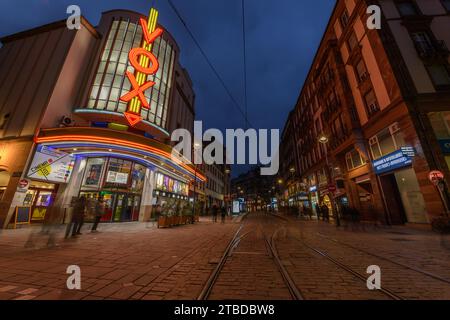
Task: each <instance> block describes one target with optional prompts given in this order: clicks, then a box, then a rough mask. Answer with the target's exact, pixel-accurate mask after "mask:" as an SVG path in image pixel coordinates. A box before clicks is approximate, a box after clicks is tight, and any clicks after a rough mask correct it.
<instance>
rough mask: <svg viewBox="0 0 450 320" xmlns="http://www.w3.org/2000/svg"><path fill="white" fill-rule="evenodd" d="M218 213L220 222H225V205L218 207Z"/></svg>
mask: <svg viewBox="0 0 450 320" xmlns="http://www.w3.org/2000/svg"><path fill="white" fill-rule="evenodd" d="M220 214H221V218H222V223H225V218H226V216H227V209H225V206H222V208H221V209H220Z"/></svg>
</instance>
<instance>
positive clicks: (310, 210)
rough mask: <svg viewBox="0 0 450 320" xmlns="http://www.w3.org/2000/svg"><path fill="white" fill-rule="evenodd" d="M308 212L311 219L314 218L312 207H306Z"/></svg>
mask: <svg viewBox="0 0 450 320" xmlns="http://www.w3.org/2000/svg"><path fill="white" fill-rule="evenodd" d="M306 214H307V215H308V217H309V220H312V219H313V218H312V216H313V211H312V209H311V208H306Z"/></svg>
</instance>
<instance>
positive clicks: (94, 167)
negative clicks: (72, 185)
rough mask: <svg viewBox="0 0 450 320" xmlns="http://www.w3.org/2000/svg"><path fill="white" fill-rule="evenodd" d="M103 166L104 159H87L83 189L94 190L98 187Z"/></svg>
mask: <svg viewBox="0 0 450 320" xmlns="http://www.w3.org/2000/svg"><path fill="white" fill-rule="evenodd" d="M104 164H105V158H89V159H88V160H87V164H86V170H85V174H84V178H83V183H82V186H83V187H86V188H95V189H97V188H99V187H100V185H101V178H102V175H103V167H104Z"/></svg>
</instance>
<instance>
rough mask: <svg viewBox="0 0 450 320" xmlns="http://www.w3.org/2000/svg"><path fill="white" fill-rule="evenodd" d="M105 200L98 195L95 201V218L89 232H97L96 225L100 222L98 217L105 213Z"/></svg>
mask: <svg viewBox="0 0 450 320" xmlns="http://www.w3.org/2000/svg"><path fill="white" fill-rule="evenodd" d="M105 209H106V207H105V200H104V199H103V197H99V198H98V200H97V202H96V203H95V220H94V224H93V225H92V229H91V232H97V226H98V223H99V222H100V219H101V218H102V216H103V215H104V214H105Z"/></svg>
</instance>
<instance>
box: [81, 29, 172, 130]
mask: <svg viewBox="0 0 450 320" xmlns="http://www.w3.org/2000/svg"><path fill="white" fill-rule="evenodd" d="M141 42H142V30H141V28H140V26H139V24H136V23H132V22H128V21H124V20H122V21H118V20H115V21H113V23H112V25H111V29H110V31H109V34H108V36H107V41H106V45H105V48H104V50H103V53H102V55H101V58H100V63H99V65H98V69H97V74H96V77H95V79H94V83H93V86H92V90H91V94H90V97H89V101H88V105H87V107H88V108H90V109H100V110H108V111H112V112H119V113H122V112H124V111H125V110H126V108H127V104H126V103H125V102H122V101H120V100H119V99H120V97H121V96H123V95H125V94H126V93H127V92H128V91H129V90H130V88H131V84H130V82H129V80H128V78H127V77H126V71H130V72H132V73H134V68H133V67H132V66H131V65H130V64H129V61H128V53H129V51H130V50H131V49H132V48H137V47H139V46H140V44H141ZM152 53H153V54H154V55H155V56H156V57H157V59H158V62H159V69H158V72H157V74H156V75H151V76H149V77H148V81H155V82H156V84H155V85H154V86H153V87H152V88H150V89H148V90H146V91H145V93H144V94H145V98H146V99H147V101H148V102H149V104H150V109H149V110H148V109H145V108H142V109H141V115H142V117H143V118H144V120H147V121H150V122H152V123H155V124H156V125H157V126H160V127H163V128H164V127H165V126H166V120H167V109H168V105H169V97H170V91H171V89H172V73H173V69H174V64H175V51H174V50H173V48H172V46H171V45H170V43H168V42H167V41H166V40H165V39H164V38H163V37H159V38H157V39H156V40H155V42H154V43H153V46H152Z"/></svg>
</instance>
